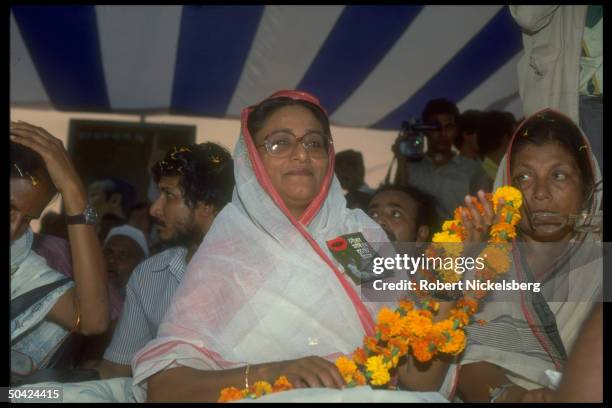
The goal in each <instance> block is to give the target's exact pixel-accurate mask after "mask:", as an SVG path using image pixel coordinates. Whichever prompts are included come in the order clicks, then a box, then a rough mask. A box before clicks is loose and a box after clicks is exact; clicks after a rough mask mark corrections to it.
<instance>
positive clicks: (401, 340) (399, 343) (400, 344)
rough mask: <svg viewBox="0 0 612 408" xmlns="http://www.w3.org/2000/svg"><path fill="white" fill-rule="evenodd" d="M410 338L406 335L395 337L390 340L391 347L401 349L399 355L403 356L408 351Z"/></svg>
mask: <svg viewBox="0 0 612 408" xmlns="http://www.w3.org/2000/svg"><path fill="white" fill-rule="evenodd" d="M408 344H409V342H408V339H407V338H405V337H394V338H392V339H391V340H389V347H391V348H396V349H398V350H399V354H398V355H399V356H400V357H402V356H404V355H406V353H407V352H408Z"/></svg>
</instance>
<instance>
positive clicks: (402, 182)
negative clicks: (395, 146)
mask: <svg viewBox="0 0 612 408" xmlns="http://www.w3.org/2000/svg"><path fill="white" fill-rule="evenodd" d="M395 157H397V171H396V172H395V179H394V180H393V182H394V184H397V185H399V186H407V185H408V181H409V174H408V159H406V158H405V157H404V156H402V155H401V154H398V155H396V156H395Z"/></svg>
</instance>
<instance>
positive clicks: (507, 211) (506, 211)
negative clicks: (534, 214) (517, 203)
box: [500, 205, 521, 225]
mask: <svg viewBox="0 0 612 408" xmlns="http://www.w3.org/2000/svg"><path fill="white" fill-rule="evenodd" d="M500 220H501V221H502V222H506V223H508V224H511V225H516V224H518V223H519V221H520V220H521V212H520V211H519V210H518V209H515V208H514V207H512V206H509V205H505V206H504V208H502V211H501V218H500Z"/></svg>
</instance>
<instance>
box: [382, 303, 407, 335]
mask: <svg viewBox="0 0 612 408" xmlns="http://www.w3.org/2000/svg"><path fill="white" fill-rule="evenodd" d="M400 318H401V316H400V314H399V312H395V311H393V310H391V309H389V308H388V307H383V308H381V309H380V311H379V312H378V317H377V322H378V326H379V329H380V331H381V333H383V334H386V335H387V336H397V335H398V334H399V332H400V331H401V329H402V328H401V321H400ZM383 325H387V326H388V331H387V330H386V329H384V328H382V327H380V326H383Z"/></svg>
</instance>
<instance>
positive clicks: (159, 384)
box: [132, 91, 452, 401]
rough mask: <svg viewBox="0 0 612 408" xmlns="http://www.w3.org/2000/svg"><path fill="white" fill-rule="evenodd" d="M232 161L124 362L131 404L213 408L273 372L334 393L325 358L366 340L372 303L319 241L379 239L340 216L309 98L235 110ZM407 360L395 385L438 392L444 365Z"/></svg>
mask: <svg viewBox="0 0 612 408" xmlns="http://www.w3.org/2000/svg"><path fill="white" fill-rule="evenodd" d="M234 160H235V176H236V188H235V190H234V198H233V200H232V202H231V203H230V204H228V205H227V206H226V207H225V208H224V209H223V211H221V213H220V214H219V215H218V217H217V219H216V220H215V223H214V225H213V227H212V229H211V230H210V231H209V233H208V235H207V236H206V239H205V241H204V242H203V243H202V245H201V246H200V248H199V249H198V251H197V253H196V254H195V255H194V258H193V260H192V262H191V263H190V264H189V267H188V270H187V273H186V275H185V278H184V280H183V282H182V284H181V286H180V287H179V289H178V290H177V292H176V294H175V297H174V300H173V304H172V306H171V307H170V309H169V311H168V313H167V315H166V317H165V321H164V323H162V324H161V326H160V328H159V332H158V338H157V339H156V340H154V341H152V342H151V343H149V344H148V345H147V347H145V348H144V349H143V350H141V351H140V352H139V353H138V354H137V355H136V356H135V357H134V359H133V361H132V367H133V373H134V384H135V387H134V392H135V395H136V397H137V399H139V400H141V401H142V400H145V398H148V399H149V400H162V399H164V400H173V401H215V400H216V399H217V398H218V397H219V391H220V390H221V389H222V388H224V387H230V386H234V387H239V388H243V387H244V386H245V383H246V382H248V383H250V384H253V383H254V382H255V381H258V380H267V381H269V382H273V381H274V380H275V379H276V378H277V377H278V376H280V375H285V376H287V377H288V378H289V380H290V381H291V382H292V383H293V384H294V385H295V386H297V387H331V388H341V387H342V386H343V384H344V382H343V379H342V377H341V376H340V375H339V372H338V370H337V369H336V367H335V365H334V364H333V363H332V361H333V360H334V359H335V358H336V357H337V356H339V355H341V354H350V353H351V352H352V351H353V350H354V348H355V347H357V346H359V345H360V344H361V343H362V341H363V336H364V334H372V333H373V329H374V321H373V317H374V316H375V314H376V312H377V310H378V308H380V306H382V303H367V302H365V303H364V302H362V300H361V299H360V296H359V286H357V285H355V284H354V283H353V282H352V281H351V280H350V279H347V276H346V275H345V273H343V271H342V269H341V267H340V266H339V264H338V263H337V262H336V261H334V260H333V257H332V255H331V253H330V252H329V250H328V249H327V245H326V242H328V241H330V240H333V239H334V238H337V237H338V236H341V235H343V234H348V233H353V232H361V233H362V234H363V236H364V237H365V239H366V240H367V241H368V242H370V243H383V242H388V240H387V238H386V235H385V233H384V231H383V230H382V229H381V228H380V227H379V226H378V225H377V224H376V223H375V222H374V221H372V220H371V219H370V218H368V217H367V216H366V215H365V213H363V212H362V211H360V210H349V209H347V208H346V203H345V200H344V198H343V196H342V191H341V188H340V185H339V183H338V181H337V179H336V178H335V177H334V172H333V168H334V150H333V143H332V139H331V134H330V130H329V122H328V119H327V115H326V114H325V111H324V110H323V108H322V107H321V106H320V105H319V103H318V101H317V100H316V99H315V98H314V97H312V96H311V95H308V94H306V93H303V92H297V91H281V92H278V93H276V94H275V95H273V96H272V97H270V98H268V100H266V101H264V102H262V103H261V104H259V105H257V106H256V107H251V108H247V109H245V110H244V111H243V113H242V135H241V136H240V139H239V140H238V144H237V146H236V150H235V157H234ZM444 316H445V315H444V313H441V314H440V316H439V317H440V318H442V317H444ZM408 364H409V365H410V367H408V368H407V366H403V367H401V369H400V372H403V373H407V374H406V375H402V374H400V385H402V386H404V387H407V388H411V389H420V390H437V389H439V387H440V384H441V383H442V379H443V378H444V374H445V372H446V369H447V365H446V364H444V363H441V362H434V363H433V364H431V366H430V367H429V369H428V370H426V371H424V372H417V370H415V369H414V367H413V364H414V363H413V362H412V360H410V361H409V363H408ZM449 377H452V376H449ZM449 382H451V383H452V381H449ZM147 393H148V394H147ZM406 394H408V393H406Z"/></svg>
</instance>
